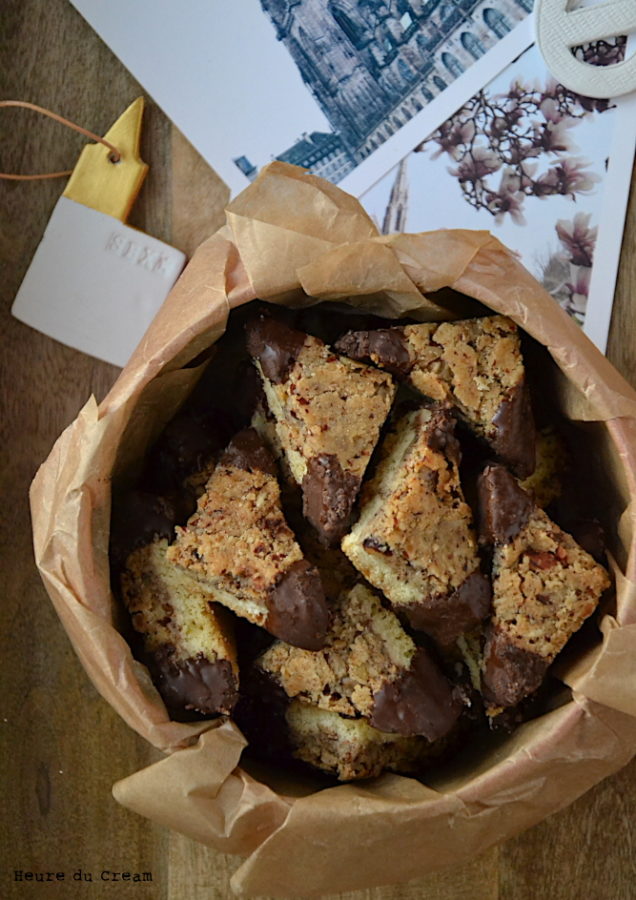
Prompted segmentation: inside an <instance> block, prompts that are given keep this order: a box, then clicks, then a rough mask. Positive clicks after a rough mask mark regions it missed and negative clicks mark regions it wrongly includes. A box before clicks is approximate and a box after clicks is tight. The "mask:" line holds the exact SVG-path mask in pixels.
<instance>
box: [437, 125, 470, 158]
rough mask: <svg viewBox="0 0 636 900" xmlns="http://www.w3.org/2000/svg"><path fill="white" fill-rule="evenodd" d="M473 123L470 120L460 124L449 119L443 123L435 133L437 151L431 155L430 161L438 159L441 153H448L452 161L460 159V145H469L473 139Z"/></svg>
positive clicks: (461, 151) (461, 150)
mask: <svg viewBox="0 0 636 900" xmlns="http://www.w3.org/2000/svg"><path fill="white" fill-rule="evenodd" d="M475 130H476V129H475V123H474V122H473V121H472V119H469V120H468V121H465V122H462V121H461V120H454V119H451V120H450V121H449V122H445V123H444V124H443V125H442V126H441V127H440V128H439V129H438V130H437V132H436V133H435V136H434V141H435V143H436V144H437V145H438V149H437V150H436V151H435V152H434V153H433V154H432V156H431V159H438V157H440V156H441V155H442V153H448V155H449V156H450V157H451V158H452V159H456V160H458V159H461V156H462V153H463V152H464V151H463V149H462V144H470V142H471V141H472V139H473V138H474V137H475Z"/></svg>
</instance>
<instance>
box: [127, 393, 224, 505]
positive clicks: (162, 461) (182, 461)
mask: <svg viewBox="0 0 636 900" xmlns="http://www.w3.org/2000/svg"><path fill="white" fill-rule="evenodd" d="M234 430H235V429H234V428H233V427H232V424H231V422H230V421H229V417H228V416H227V414H225V413H224V412H222V411H221V410H218V409H215V410H211V411H208V412H206V413H205V414H194V413H192V414H190V413H180V414H178V415H177V416H176V417H175V418H174V419H172V421H171V422H169V423H168V424H167V425H166V427H165V428H164V430H163V432H162V433H161V435H160V436H159V438H158V440H157V442H156V443H155V445H154V446H153V447H152V449H151V450H150V452H149V454H148V458H147V461H146V465H145V467H144V473H143V486H144V487H147V488H148V490H150V491H152V492H155V493H165V492H166V491H171V490H172V491H183V481H184V479H185V478H187V477H188V475H192V474H193V473H194V472H199V471H201V469H203V467H204V466H205V465H206V464H207V463H208V462H209V461H210V460H211V459H212V457H213V456H214V455H215V454H217V453H218V452H219V450H221V448H222V447H223V446H225V444H226V443H227V441H228V440H229V439H230V437H231V436H232V433H233V432H234Z"/></svg>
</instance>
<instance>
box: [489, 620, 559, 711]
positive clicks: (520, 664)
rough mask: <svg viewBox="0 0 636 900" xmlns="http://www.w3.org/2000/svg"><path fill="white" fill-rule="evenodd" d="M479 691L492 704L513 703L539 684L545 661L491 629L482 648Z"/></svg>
mask: <svg viewBox="0 0 636 900" xmlns="http://www.w3.org/2000/svg"><path fill="white" fill-rule="evenodd" d="M484 659H485V667H484V676H483V693H484V697H485V698H486V700H488V701H489V702H490V703H492V704H493V705H494V706H504V707H506V706H516V705H517V703H520V702H521V700H523V699H524V697H527V696H528V695H529V694H532V693H533V692H534V691H536V690H537V688H539V687H540V686H541V683H542V681H543V679H544V676H545V673H546V671H547V669H548V666H549V663H548V661H547V660H546V659H544V658H543V657H542V656H539V655H538V654H537V653H532V652H531V651H529V650H524V649H522V648H521V647H517V646H515V645H514V644H513V643H512V642H511V641H510V640H509V638H508V637H507V636H506V635H505V634H503V632H500V631H497V630H496V629H491V630H490V633H489V634H488V637H487V640H486V647H485V650H484Z"/></svg>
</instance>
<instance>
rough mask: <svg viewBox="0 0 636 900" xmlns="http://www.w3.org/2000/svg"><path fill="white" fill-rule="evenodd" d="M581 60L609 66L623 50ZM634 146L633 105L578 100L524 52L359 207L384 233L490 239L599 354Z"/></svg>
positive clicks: (604, 46)
mask: <svg viewBox="0 0 636 900" xmlns="http://www.w3.org/2000/svg"><path fill="white" fill-rule="evenodd" d="M585 52H587V53H588V54H593V53H594V54H596V55H597V56H598V55H599V54H600V55H601V56H602V57H603V58H602V62H603V63H604V64H610V63H611V62H613V61H618V60H619V59H620V58H622V56H623V54H624V52H625V39H624V38H619V39H615V40H614V41H612V42H598V43H597V44H596V45H589V46H588V47H587V48H585ZM612 57H615V58H616V59H615V60H614V59H613V58H612ZM635 145H636V96H635V95H633V94H632V95H629V96H627V97H623V98H621V99H619V100H616V101H611V100H591V99H589V98H585V97H580V96H578V95H577V94H574V93H573V92H571V91H568V90H567V89H565V88H564V87H563V86H562V85H559V84H558V83H557V82H556V81H555V80H554V79H553V78H552V76H551V75H550V73H549V72H548V71H547V69H546V67H545V64H544V62H543V60H542V58H541V56H540V54H539V51H538V50H537V48H536V47H535V46H534V45H533V46H531V47H530V48H529V49H528V50H526V51H525V52H524V53H523V54H521V56H520V57H519V58H518V59H516V60H514V61H513V62H512V63H511V64H510V65H508V66H507V67H506V68H505V69H504V70H503V71H502V72H501V73H500V74H499V75H498V76H497V77H496V78H494V79H493V80H492V81H491V82H490V83H489V84H488V85H486V86H485V87H484V88H482V89H481V90H478V91H477V92H476V93H475V94H474V95H473V96H472V97H471V99H470V100H469V101H468V102H466V103H464V104H463V105H462V106H461V107H460V108H459V109H458V110H457V111H456V112H455V113H454V114H453V115H452V116H450V117H449V118H448V119H447V120H446V121H445V122H443V123H442V124H441V125H440V126H439V127H438V128H436V129H435V130H433V131H432V132H427V133H426V134H425V133H424V132H422V133H421V134H420V135H419V137H418V142H417V143H416V144H414V147H415V149H414V150H413V151H412V152H411V153H409V154H407V155H405V156H404V158H403V159H402V160H401V161H400V162H399V164H398V165H397V166H395V167H394V168H393V169H392V170H391V172H389V173H388V174H387V175H386V176H385V177H384V178H382V179H381V180H380V181H379V182H378V183H377V184H376V185H375V186H374V187H373V188H372V189H371V190H369V191H367V192H366V193H365V194H363V196H362V198H361V200H362V202H363V204H364V206H365V208H366V209H367V211H368V212H369V213H370V214H371V215H372V216H373V217H374V219H375V221H376V222H377V224H378V227H379V228H380V230H381V231H382V232H384V233H390V232H395V231H412V232H417V231H428V230H432V229H436V228H456V227H462V228H477V229H487V230H490V231H491V232H492V233H493V234H494V235H495V236H496V237H498V238H499V239H500V240H501V241H502V242H503V243H504V244H506V245H507V246H508V247H510V249H512V250H513V251H514V252H516V253H517V254H518V256H519V258H520V260H521V261H522V262H523V264H524V265H525V267H526V268H527V269H528V270H529V271H530V272H532V274H533V275H534V276H535V277H536V278H537V279H538V280H539V281H540V282H541V283H542V284H543V285H544V287H545V288H546V289H547V290H548V291H549V292H550V293H551V294H552V295H553V296H554V298H555V300H556V301H557V302H558V303H560V304H561V305H562V306H563V307H564V308H565V309H566V310H567V312H568V313H569V314H570V315H572V316H573V317H574V318H575V319H576V321H578V322H579V323H580V324H581V326H582V327H583V329H584V331H585V332H586V334H587V335H588V337H590V338H591V339H592V340H593V341H594V342H595V343H596V345H597V346H598V347H599V348H600V349H601V350H602V351H604V350H605V347H606V343H607V333H608V329H609V323H610V317H611V310H612V302H613V295H614V287H615V282H616V274H617V269H618V261H619V256H620V247H621V240H622V234H623V225H624V219H625V213H626V207H627V199H628V197H629V187H630V180H631V172H632V163H633V159H634V148H635Z"/></svg>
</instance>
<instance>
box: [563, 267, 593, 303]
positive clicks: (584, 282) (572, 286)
mask: <svg viewBox="0 0 636 900" xmlns="http://www.w3.org/2000/svg"><path fill="white" fill-rule="evenodd" d="M571 270H572V276H573V280H572V281H570V282H568V283H567V284H566V288H567V289H568V291H569V293H570V298H569V305H570V306H571V308H572V312H573V313H578V314H579V315H583V314H584V313H585V308H586V306H587V298H588V297H589V294H590V279H591V277H592V270H591V269H590V268H587V267H585V266H572V267H571Z"/></svg>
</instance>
